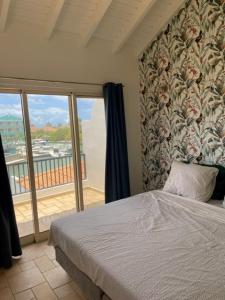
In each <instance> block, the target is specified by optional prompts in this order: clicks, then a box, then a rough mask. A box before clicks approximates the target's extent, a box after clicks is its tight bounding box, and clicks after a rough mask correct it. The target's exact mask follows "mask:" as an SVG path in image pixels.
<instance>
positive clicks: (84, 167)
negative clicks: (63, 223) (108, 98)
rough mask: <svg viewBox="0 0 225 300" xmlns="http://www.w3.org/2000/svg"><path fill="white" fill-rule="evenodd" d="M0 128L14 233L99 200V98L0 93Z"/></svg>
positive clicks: (36, 230) (45, 225)
mask: <svg viewBox="0 0 225 300" xmlns="http://www.w3.org/2000/svg"><path fill="white" fill-rule="evenodd" d="M0 133H1V136H2V140H3V146H4V152H5V157H6V163H7V169H8V174H9V179H10V185H11V190H12V194H13V203H14V208H15V214H16V219H17V224H18V229H19V235H20V237H24V236H27V235H33V237H34V238H35V239H36V240H39V239H40V237H41V236H42V233H43V232H47V231H48V230H49V227H50V224H51V222H52V220H54V219H56V218H58V217H61V216H63V215H68V214H71V213H74V212H78V211H80V210H83V209H86V208H90V207H94V206H98V205H101V204H103V203H104V177H105V145H106V129H105V113H104V101H103V99H102V98H76V97H75V96H74V95H73V94H71V95H69V96H67V95H50V94H31V93H29V94H27V93H21V94H19V93H15V94H13V93H11V94H10V93H0ZM43 236H44V235H43Z"/></svg>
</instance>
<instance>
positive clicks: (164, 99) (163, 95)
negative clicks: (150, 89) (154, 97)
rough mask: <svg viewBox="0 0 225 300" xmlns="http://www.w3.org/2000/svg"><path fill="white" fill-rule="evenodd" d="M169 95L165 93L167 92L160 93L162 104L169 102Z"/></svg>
mask: <svg viewBox="0 0 225 300" xmlns="http://www.w3.org/2000/svg"><path fill="white" fill-rule="evenodd" d="M169 99H170V97H169V94H168V93H165V92H159V100H160V102H162V103H165V104H166V103H168V102H169Z"/></svg>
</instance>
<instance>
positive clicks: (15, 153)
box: [0, 93, 34, 237]
mask: <svg viewBox="0 0 225 300" xmlns="http://www.w3.org/2000/svg"><path fill="white" fill-rule="evenodd" d="M0 132H1V136H2V141H3V148H4V153H5V158H6V164H7V170H8V175H9V180H10V186H11V191H12V195H13V204H14V209H15V215H16V220H17V225H18V230H19V235H20V237H23V236H26V235H29V234H32V233H33V231H34V230H33V213H32V207H31V194H30V182H29V172H28V163H27V150H26V138H25V131H24V118H23V110H22V105H21V97H20V95H19V94H7V93H0Z"/></svg>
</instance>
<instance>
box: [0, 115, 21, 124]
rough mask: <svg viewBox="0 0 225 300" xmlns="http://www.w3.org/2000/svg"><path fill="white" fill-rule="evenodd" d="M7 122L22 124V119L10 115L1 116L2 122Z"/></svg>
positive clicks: (0, 120)
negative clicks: (19, 122)
mask: <svg viewBox="0 0 225 300" xmlns="http://www.w3.org/2000/svg"><path fill="white" fill-rule="evenodd" d="M6 121H7V122H18V121H21V122H22V118H20V117H17V116H15V115H10V114H7V115H4V116H0V122H6Z"/></svg>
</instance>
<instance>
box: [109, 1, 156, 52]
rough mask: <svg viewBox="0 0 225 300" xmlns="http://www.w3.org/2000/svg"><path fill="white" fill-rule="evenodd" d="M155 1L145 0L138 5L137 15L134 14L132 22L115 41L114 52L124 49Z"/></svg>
mask: <svg viewBox="0 0 225 300" xmlns="http://www.w3.org/2000/svg"><path fill="white" fill-rule="evenodd" d="M155 2H156V0H145V1H144V2H143V3H142V5H140V6H139V7H138V9H137V14H136V16H134V18H132V22H131V23H130V25H129V26H128V27H127V28H125V30H124V31H123V32H122V34H121V36H120V37H119V39H118V40H117V41H115V43H114V46H113V53H116V52H119V51H120V49H122V47H123V46H124V45H125V44H126V42H127V41H128V39H129V38H130V36H131V35H132V34H133V33H134V32H135V30H136V29H137V28H138V26H139V25H140V24H141V22H142V21H143V20H144V18H145V16H146V15H147V14H148V12H149V11H150V9H151V8H152V6H153V4H154V3H155Z"/></svg>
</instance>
